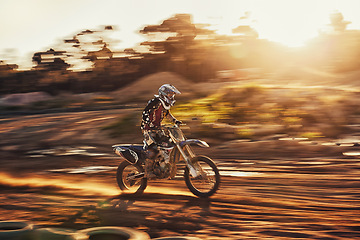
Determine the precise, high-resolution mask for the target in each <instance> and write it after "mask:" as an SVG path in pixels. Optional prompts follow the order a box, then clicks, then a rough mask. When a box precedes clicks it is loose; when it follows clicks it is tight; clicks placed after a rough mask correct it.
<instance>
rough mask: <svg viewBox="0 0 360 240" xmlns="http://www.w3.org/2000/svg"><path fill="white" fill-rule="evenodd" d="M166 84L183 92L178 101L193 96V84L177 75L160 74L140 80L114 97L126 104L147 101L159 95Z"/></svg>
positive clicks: (115, 93)
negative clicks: (160, 89)
mask: <svg viewBox="0 0 360 240" xmlns="http://www.w3.org/2000/svg"><path fill="white" fill-rule="evenodd" d="M165 83H170V84H173V85H174V86H175V87H176V88H177V89H179V90H180V91H181V95H178V96H177V99H182V98H184V97H188V96H189V95H191V94H192V87H191V86H192V83H191V82H189V81H188V80H186V79H185V78H183V77H181V76H179V75H177V74H175V73H171V72H159V73H154V74H151V75H148V76H145V77H143V78H140V79H139V80H137V81H135V82H133V83H132V84H130V85H129V86H126V87H124V88H122V89H120V90H118V91H115V92H113V95H114V98H115V99H117V100H119V101H124V102H125V101H126V102H134V101H146V100H149V99H151V98H152V97H153V96H154V94H157V92H158V89H159V87H160V86H161V85H163V84H165Z"/></svg>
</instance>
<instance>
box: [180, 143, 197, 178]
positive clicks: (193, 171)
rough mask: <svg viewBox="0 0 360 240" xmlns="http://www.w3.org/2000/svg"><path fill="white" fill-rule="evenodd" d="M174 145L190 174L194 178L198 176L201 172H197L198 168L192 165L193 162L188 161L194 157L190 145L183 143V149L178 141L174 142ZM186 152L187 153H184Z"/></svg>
mask: <svg viewBox="0 0 360 240" xmlns="http://www.w3.org/2000/svg"><path fill="white" fill-rule="evenodd" d="M176 147H177V149H178V150H179V152H180V154H181V156H183V158H184V160H185V162H186V165H187V166H188V168H189V171H190V174H191V176H193V177H194V178H195V177H197V176H199V175H200V174H201V173H199V169H198V170H197V169H196V166H194V165H193V163H192V162H191V161H190V160H191V159H192V158H194V157H195V154H194V152H193V151H192V149H191V147H190V146H189V145H185V147H184V149H185V150H184V149H183V148H182V147H181V146H180V144H179V143H176ZM186 152H187V153H188V154H186Z"/></svg>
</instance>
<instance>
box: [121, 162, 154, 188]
mask: <svg viewBox="0 0 360 240" xmlns="http://www.w3.org/2000/svg"><path fill="white" fill-rule="evenodd" d="M116 180H117V184H118V186H119V188H120V189H121V190H122V191H125V192H127V193H132V194H138V193H142V192H144V190H145V188H146V186H147V179H146V178H144V168H143V167H142V166H140V165H139V164H135V165H132V164H130V163H129V162H127V161H123V162H122V163H120V165H119V167H118V169H117V172H116Z"/></svg>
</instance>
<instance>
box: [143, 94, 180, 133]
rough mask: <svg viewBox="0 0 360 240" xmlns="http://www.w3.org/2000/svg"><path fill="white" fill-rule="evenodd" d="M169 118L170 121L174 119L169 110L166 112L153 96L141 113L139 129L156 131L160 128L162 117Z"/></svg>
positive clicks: (158, 100)
mask: <svg viewBox="0 0 360 240" xmlns="http://www.w3.org/2000/svg"><path fill="white" fill-rule="evenodd" d="M165 116H166V117H169V118H170V119H171V120H172V121H175V118H174V117H173V116H172V114H171V113H170V111H169V110H166V109H165V108H164V107H163V105H162V103H161V101H160V99H159V98H158V97H157V96H155V98H153V99H151V100H150V101H149V102H148V104H147V106H146V107H145V109H144V111H143V113H142V121H141V129H142V130H156V129H158V128H159V127H160V126H161V122H162V120H163V119H164V117H165Z"/></svg>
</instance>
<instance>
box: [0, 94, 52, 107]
mask: <svg viewBox="0 0 360 240" xmlns="http://www.w3.org/2000/svg"><path fill="white" fill-rule="evenodd" d="M49 99H51V96H50V95H49V94H47V93H44V92H29V93H15V94H8V95H6V96H4V97H3V98H2V99H0V105H6V106H21V105H27V104H31V103H34V102H39V101H47V100H49Z"/></svg>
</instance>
